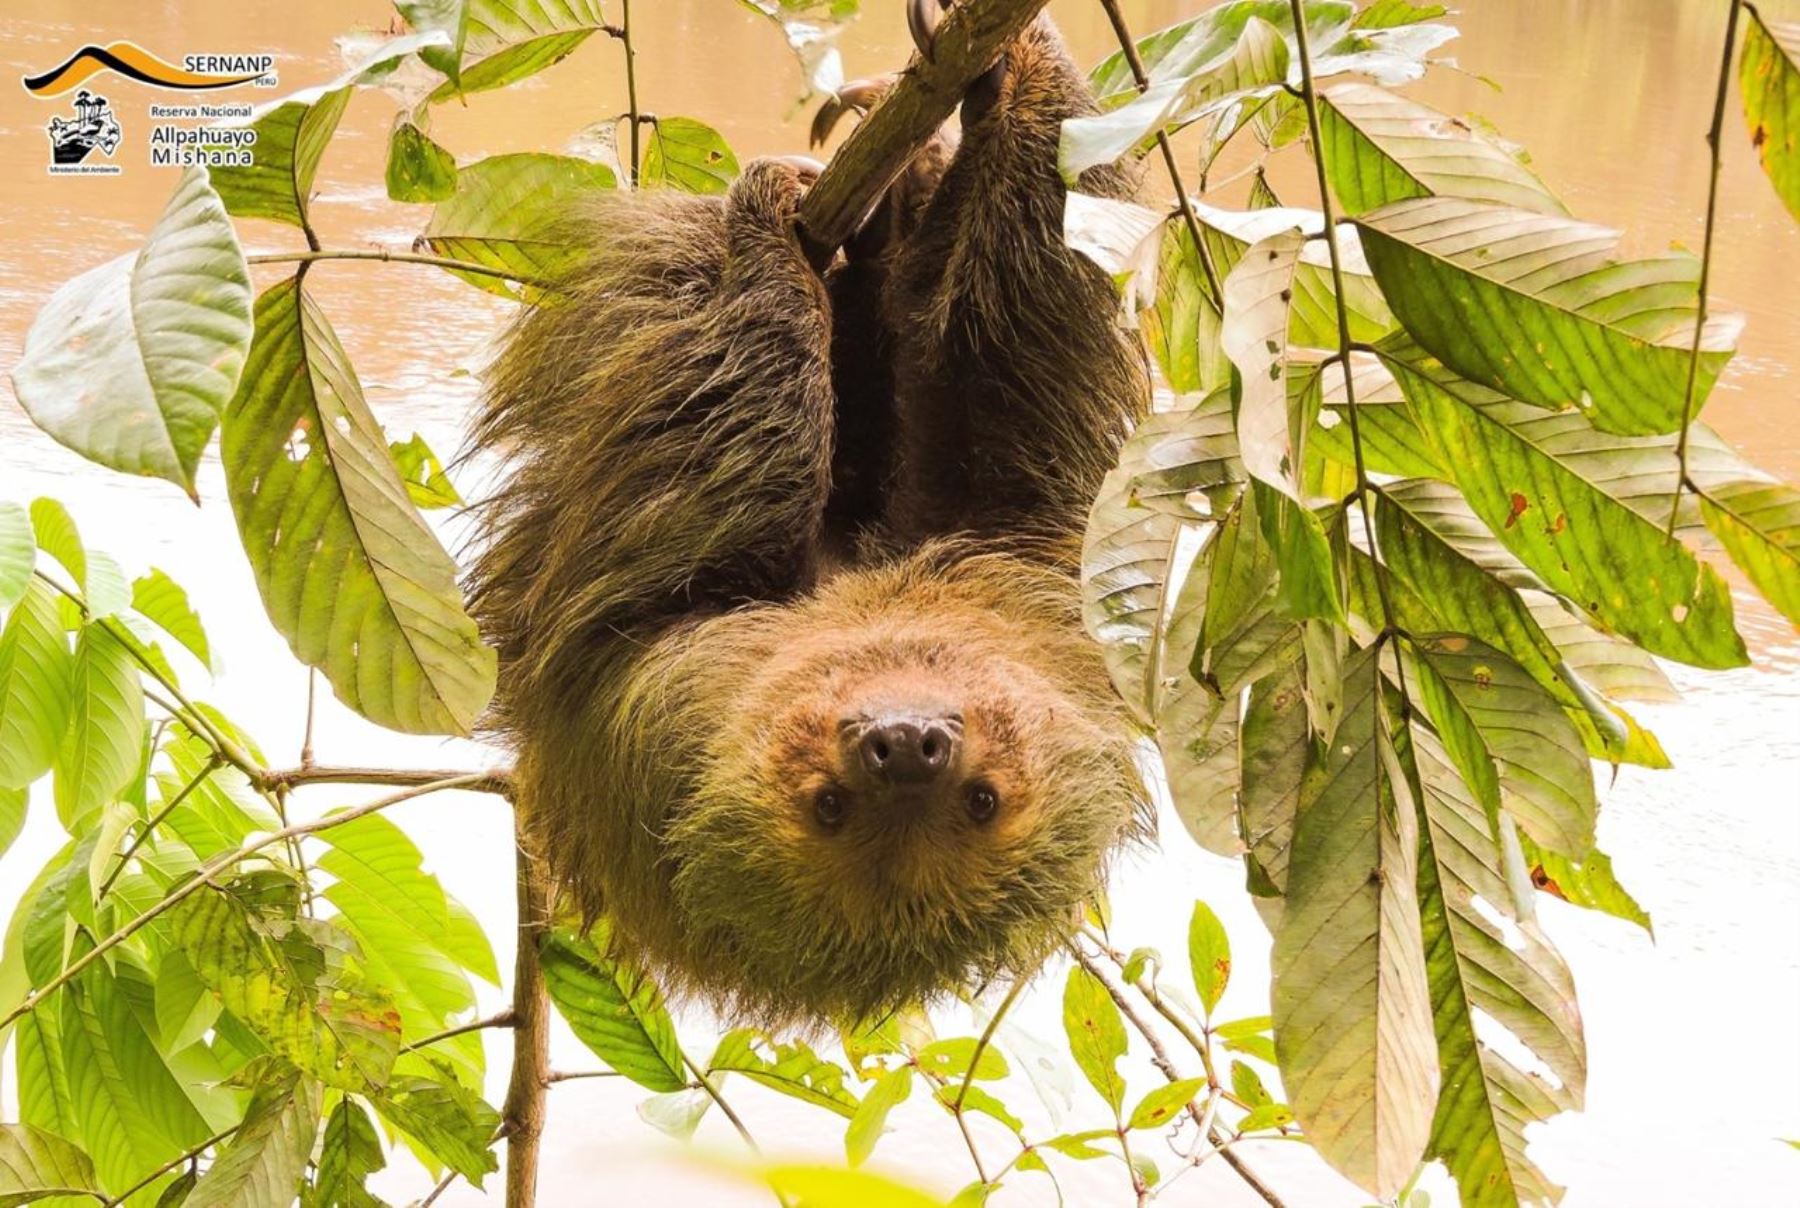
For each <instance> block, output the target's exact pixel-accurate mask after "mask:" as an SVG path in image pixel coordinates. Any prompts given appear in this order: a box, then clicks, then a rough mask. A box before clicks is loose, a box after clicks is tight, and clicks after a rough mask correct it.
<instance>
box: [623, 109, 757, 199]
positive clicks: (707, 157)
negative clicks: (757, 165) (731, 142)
mask: <svg viewBox="0 0 1800 1208" xmlns="http://www.w3.org/2000/svg"><path fill="white" fill-rule="evenodd" d="M737 175H738V161H737V156H735V155H733V154H732V153H731V148H730V146H728V145H727V144H726V142H725V136H724V135H722V134H720V133H719V132H718V131H717V130H714V129H713V128H712V127H711V126H708V125H707V124H706V123H705V122H697V121H695V120H694V119H693V118H691V117H661V118H657V119H656V122H655V123H654V124H653V125H652V126H651V127H650V138H649V139H648V142H647V145H646V146H645V148H644V167H643V171H642V173H641V174H640V175H639V177H638V181H639V183H640V184H642V185H644V186H645V187H646V188H655V187H657V186H659V185H661V186H664V187H667V188H671V189H680V190H681V191H682V192H684V193H723V192H724V191H725V190H726V189H729V188H730V187H731V182H732V181H734V180H736V179H737Z"/></svg>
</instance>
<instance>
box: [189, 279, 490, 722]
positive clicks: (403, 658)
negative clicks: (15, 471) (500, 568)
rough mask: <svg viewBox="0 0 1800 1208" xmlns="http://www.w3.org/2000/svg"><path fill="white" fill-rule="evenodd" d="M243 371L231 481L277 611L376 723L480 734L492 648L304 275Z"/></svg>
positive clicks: (290, 288) (272, 613)
mask: <svg viewBox="0 0 1800 1208" xmlns="http://www.w3.org/2000/svg"><path fill="white" fill-rule="evenodd" d="M244 382H245V386H244V389H242V390H240V391H239V393H238V396H237V397H236V398H235V399H233V400H232V404H231V408H230V410H229V411H228V412H227V413H226V417H225V435H224V441H223V454H224V462H225V479H226V485H227V486H228V487H229V489H230V494H231V507H232V511H233V512H234V513H235V514H236V516H237V523H238V532H239V534H240V535H241V537H242V539H243V545H244V550H245V552H246V553H247V554H248V555H249V557H250V567H251V570H252V571H254V572H255V575H256V584H257V587H258V589H259V590H260V591H261V593H262V598H263V606H264V608H266V609H267V610H268V613H269V619H270V620H271V621H272V622H274V625H275V628H276V629H277V630H279V631H280V632H281V634H282V636H283V637H285V638H287V640H288V645H289V647H290V648H291V649H292V650H293V652H294V655H295V657H297V658H298V659H300V661H301V662H303V663H305V664H307V665H308V666H310V667H317V668H319V669H320V670H321V671H323V672H324V673H325V676H326V678H327V679H328V680H330V681H331V686H332V687H333V688H334V689H335V690H336V691H337V694H338V697H339V699H341V700H343V701H344V703H345V704H347V705H349V706H350V707H351V708H353V709H355V710H356V711H357V712H358V713H361V714H362V715H363V716H364V717H366V718H368V719H369V720H371V721H374V722H377V723H378V724H380V725H384V726H388V727H390V728H392V729H396V730H403V731H406V732H408V733H413V734H466V733H468V732H469V730H470V728H471V727H472V726H473V725H474V723H475V718H476V717H478V716H479V715H480V713H481V711H482V709H483V708H485V707H486V705H487V702H488V698H489V697H490V696H492V695H493V690H494V654H493V651H492V650H490V649H488V648H487V647H485V646H483V645H482V643H481V638H480V635H479V634H478V633H477V632H476V630H475V623H474V622H473V621H472V620H470V619H469V616H468V614H467V613H465V612H464V611H463V607H462V593H461V591H460V590H459V589H458V587H457V584H456V564H455V563H454V562H452V561H451V559H450V556H449V555H448V554H446V553H445V552H444V549H443V547H442V546H441V545H439V544H438V542H437V538H436V537H434V536H433V535H432V533H431V530H430V529H429V528H427V527H426V526H425V522H424V521H423V520H421V519H420V518H419V514H418V512H417V511H415V510H414V509H413V506H412V504H411V502H410V501H409V500H408V499H407V496H406V487H405V484H403V483H402V482H401V481H400V475H399V473H398V471H396V470H395V468H394V463H393V459H392V458H391V457H390V456H389V455H388V451H387V443H386V441H385V440H384V439H383V436H382V432H381V426H380V425H379V424H378V423H377V422H376V421H375V417H374V415H373V414H371V413H370V411H369V407H368V404H367V403H366V402H365V401H364V400H363V395H362V388H361V386H360V384H359V383H358V382H357V380H356V375H355V373H354V372H353V371H352V369H351V368H350V364H349V360H348V358H347V357H346V356H345V353H344V349H343V346H342V345H340V344H339V343H338V340H337V336H336V334H335V333H334V332H333V331H332V330H331V326H330V324H329V323H327V322H326V320H325V316H324V314H323V312H321V311H320V310H319V309H318V307H317V306H316V305H314V303H313V302H312V300H311V298H309V297H307V296H306V294H305V293H304V292H303V291H302V290H301V289H300V287H299V284H298V282H296V281H293V280H289V281H284V282H282V283H281V284H279V285H276V286H274V287H273V288H271V289H270V290H269V291H268V292H267V293H265V294H263V296H262V298H261V299H260V300H259V301H258V303H257V308H256V342H255V344H254V345H253V346H252V348H251V351H250V368H249V371H247V372H246V373H245V375H244Z"/></svg>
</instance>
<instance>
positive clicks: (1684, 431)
mask: <svg viewBox="0 0 1800 1208" xmlns="http://www.w3.org/2000/svg"><path fill="white" fill-rule="evenodd" d="M1743 7H1744V4H1743V0H1731V14H1730V16H1728V17H1726V19H1725V55H1724V59H1723V61H1722V62H1721V63H1720V64H1719V90H1718V92H1717V93H1716V94H1714V96H1713V111H1712V125H1711V126H1710V127H1709V128H1708V129H1707V131H1706V145H1707V147H1708V148H1709V149H1710V151H1711V156H1712V158H1711V162H1710V163H1709V165H1708V169H1707V178H1706V231H1705V234H1703V235H1702V236H1701V241H1700V285H1699V290H1700V297H1699V306H1698V308H1697V309H1696V310H1695V312H1694V343H1693V345H1692V347H1690V348H1689V350H1688V371H1687V393H1686V394H1685V395H1684V396H1683V397H1682V400H1681V436H1680V438H1679V439H1678V440H1677V441H1676V443H1675V461H1676V466H1677V469H1678V473H1677V475H1676V478H1675V492H1674V498H1673V499H1672V500H1671V501H1670V503H1669V536H1670V537H1674V536H1675V522H1676V520H1677V519H1679V517H1680V516H1681V492H1682V490H1683V488H1685V487H1686V486H1687V485H1688V432H1689V430H1690V429H1691V428H1692V427H1693V426H1694V395H1695V394H1696V393H1697V391H1698V388H1699V379H1700V343H1701V340H1702V339H1703V337H1704V336H1705V335H1706V287H1707V282H1708V281H1709V280H1710V279H1711V277H1712V252H1713V225H1714V221H1715V219H1716V218H1717V216H1718V212H1719V161H1720V159H1721V152H1720V141H1721V137H1722V134H1723V131H1724V126H1725V96H1726V93H1727V92H1728V91H1730V87H1731V51H1732V48H1733V47H1734V46H1735V45H1736V44H1737V27H1738V13H1739V12H1740V11H1741V10H1742V9H1743Z"/></svg>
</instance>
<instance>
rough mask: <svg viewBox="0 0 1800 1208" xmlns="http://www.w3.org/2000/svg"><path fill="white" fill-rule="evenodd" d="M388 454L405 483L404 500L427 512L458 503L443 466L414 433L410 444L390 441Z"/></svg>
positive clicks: (408, 441)
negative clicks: (391, 456) (405, 496)
mask: <svg viewBox="0 0 1800 1208" xmlns="http://www.w3.org/2000/svg"><path fill="white" fill-rule="evenodd" d="M388 452H389V453H392V454H393V455H394V466H395V468H396V469H398V470H399V471H400V479H401V481H402V482H404V483H406V494H407V497H408V498H409V499H411V500H412V501H413V503H414V504H416V505H417V506H418V507H420V508H423V509H425V510H427V511H429V510H431V509H432V508H449V507H456V506H457V505H458V504H460V503H462V501H463V500H462V496H461V495H458V494H457V493H456V488H455V487H454V486H453V485H451V482H450V476H449V475H448V474H445V473H444V465H443V463H442V462H440V461H439V460H438V456H437V454H436V453H433V452H432V451H431V446H430V445H428V444H426V443H425V438H424V437H423V436H420V435H419V434H418V433H417V432H415V433H413V434H412V438H411V439H410V440H403V441H402V440H396V441H390V442H389V443H388Z"/></svg>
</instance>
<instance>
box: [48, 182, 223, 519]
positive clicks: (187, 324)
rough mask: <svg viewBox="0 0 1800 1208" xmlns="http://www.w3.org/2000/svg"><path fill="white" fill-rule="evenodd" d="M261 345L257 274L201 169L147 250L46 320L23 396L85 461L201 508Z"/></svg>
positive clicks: (82, 283)
mask: <svg viewBox="0 0 1800 1208" xmlns="http://www.w3.org/2000/svg"><path fill="white" fill-rule="evenodd" d="M249 346H250V270H249V267H248V266H247V265H246V264H245V263H244V253H243V251H242V250H241V249H239V247H238V242H237V235H236V234H235V233H234V232H233V230H232V226H231V220H230V219H229V218H227V217H226V216H225V208H224V206H222V205H221V204H220V201H219V196H218V195H217V194H216V193H214V192H213V189H212V187H211V186H210V185H209V184H208V183H207V175H206V171H205V169H202V168H189V169H188V170H187V171H185V172H183V173H182V176H181V181H180V183H179V184H178V185H177V186H176V189H175V196H174V197H172V198H171V199H170V200H169V204H168V206H167V207H166V208H165V209H164V210H163V213H162V216H161V217H160V218H158V219H157V222H156V225H155V226H154V227H152V228H151V230H150V236H149V238H148V239H147V240H146V241H145V243H144V246H143V247H142V248H141V249H139V250H138V251H137V252H135V253H132V254H129V255H125V256H121V257H119V258H118V259H117V260H113V261H110V262H108V263H107V264H103V265H101V266H100V267H99V268H96V269H92V270H90V271H88V272H86V273H83V274H82V275H81V276H79V277H76V278H75V279H74V280H72V281H70V282H68V283H67V284H65V285H64V286H63V287H62V288H61V289H59V290H57V292H56V293H55V294H54V295H53V296H52V297H51V299H50V301H49V302H48V303H46V304H45V306H44V308H43V310H41V311H39V312H38V317H37V319H36V320H35V321H34V322H33V323H32V325H31V331H30V333H29V334H28V335H27V336H26V337H25V353H24V356H23V357H22V358H21V359H20V361H19V363H18V365H17V367H16V368H14V370H13V374H12V382H13V392H14V393H15V394H16V395H17V396H18V399H19V404H20V405H21V406H22V407H24V408H25V411H26V413H27V414H29V415H30V416H31V419H32V422H33V423H35V424H37V425H38V427H40V428H42V429H43V430H44V431H46V432H48V433H49V434H50V435H51V436H53V437H55V438H56V439H57V440H58V441H60V442H62V443H63V444H65V445H67V446H68V447H69V448H71V449H73V450H75V451H76V452H77V453H79V454H81V455H82V456H83V457H86V458H88V459H89V460H92V461H97V462H99V463H100V464H101V465H103V466H107V467H108V468H110V469H114V470H119V471H122V472H124V473H127V474H145V475H150V476H152V477H156V478H163V479H167V480H168V481H170V482H172V483H174V484H175V485H177V486H179V487H181V488H182V489H183V490H185V491H186V492H187V493H188V494H189V495H190V496H192V497H194V498H195V499H196V500H197V499H198V498H199V496H198V495H197V494H196V493H195V486H194V472H195V469H196V467H198V466H199V464H200V454H201V451H202V450H204V449H205V448H206V445H207V442H209V441H210V440H211V439H212V433H213V429H214V428H216V427H218V425H219V416H220V414H221V412H223V411H224V409H225V404H226V402H227V400H229V399H230V398H231V393H232V390H233V389H234V388H235V387H236V386H237V382H238V374H239V372H240V371H241V370H242V369H243V367H244V356H245V353H246V352H247V351H248V349H249Z"/></svg>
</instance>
